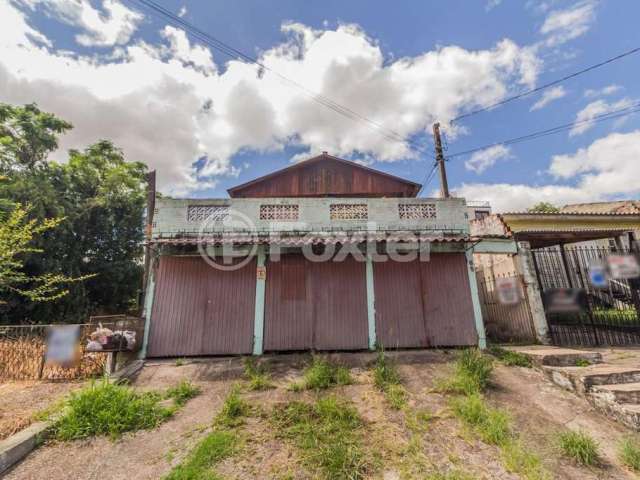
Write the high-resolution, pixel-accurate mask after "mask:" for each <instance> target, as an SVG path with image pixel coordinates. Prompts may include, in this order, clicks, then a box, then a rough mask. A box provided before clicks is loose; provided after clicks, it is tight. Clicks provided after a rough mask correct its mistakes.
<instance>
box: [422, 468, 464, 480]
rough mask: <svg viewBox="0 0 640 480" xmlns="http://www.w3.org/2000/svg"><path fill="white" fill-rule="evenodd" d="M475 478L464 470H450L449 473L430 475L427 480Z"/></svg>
mask: <svg viewBox="0 0 640 480" xmlns="http://www.w3.org/2000/svg"><path fill="white" fill-rule="evenodd" d="M474 478H475V477H474V476H473V475H471V474H468V473H466V472H463V471H462V470H450V471H448V472H435V473H430V474H428V475H427V476H426V477H425V480H473V479H474Z"/></svg>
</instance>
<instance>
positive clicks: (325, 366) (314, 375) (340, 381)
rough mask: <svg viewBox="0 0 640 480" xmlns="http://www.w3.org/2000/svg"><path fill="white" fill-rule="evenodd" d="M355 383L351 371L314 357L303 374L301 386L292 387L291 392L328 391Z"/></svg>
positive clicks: (294, 385)
mask: <svg viewBox="0 0 640 480" xmlns="http://www.w3.org/2000/svg"><path fill="white" fill-rule="evenodd" d="M352 383H353V379H352V378H351V374H350V373H349V369H347V368H346V367H342V366H338V365H334V364H333V363H330V362H328V361H326V360H322V359H321V358H318V357H314V358H313V361H312V362H311V365H309V366H308V367H307V368H306V369H305V371H304V374H303V379H302V383H301V384H293V385H291V387H290V388H291V390H293V391H300V390H305V389H306V390H326V389H327V388H329V387H333V386H337V385H350V384H352Z"/></svg>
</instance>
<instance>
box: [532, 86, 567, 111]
mask: <svg viewBox="0 0 640 480" xmlns="http://www.w3.org/2000/svg"><path fill="white" fill-rule="evenodd" d="M566 94H567V91H566V90H565V89H564V87H563V86H558V87H553V88H552V89H550V90H546V91H545V92H544V93H543V94H542V97H541V98H540V100H538V101H537V102H536V103H534V104H533V106H532V107H531V109H530V111H534V110H540V109H541V108H543V107H545V106H547V105H548V104H550V103H551V102H553V101H554V100H558V99H560V98H562V97H564V96H565V95H566Z"/></svg>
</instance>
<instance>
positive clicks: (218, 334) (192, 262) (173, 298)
mask: <svg viewBox="0 0 640 480" xmlns="http://www.w3.org/2000/svg"><path fill="white" fill-rule="evenodd" d="M255 293H256V261H255V259H253V260H252V261H251V262H249V263H248V265H245V266H244V267H242V268H241V269H239V270H234V271H228V272H226V271H220V270H216V269H215V268H213V267H211V266H210V265H208V264H207V263H205V262H204V261H203V260H202V259H201V258H200V257H170V256H162V257H160V264H159V266H158V271H157V275H156V287H155V295H154V302H153V309H152V313H151V323H150V331H149V345H148V355H149V356H151V357H164V356H183V355H184V356H189V355H220V354H231V353H251V351H252V349H253V322H254V311H255Z"/></svg>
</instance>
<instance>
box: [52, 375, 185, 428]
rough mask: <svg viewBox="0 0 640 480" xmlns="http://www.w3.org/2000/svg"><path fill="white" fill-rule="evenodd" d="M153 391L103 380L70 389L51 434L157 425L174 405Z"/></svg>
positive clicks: (169, 412) (172, 410)
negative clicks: (169, 404)
mask: <svg viewBox="0 0 640 480" xmlns="http://www.w3.org/2000/svg"><path fill="white" fill-rule="evenodd" d="M161 400H162V397H161V395H160V394H158V393H155V392H145V393H138V392H136V391H134V390H133V389H132V388H130V387H126V386H122V385H115V384H112V383H109V382H108V381H106V380H103V381H100V382H92V383H91V384H90V385H89V386H87V387H85V388H83V389H82V390H80V391H78V392H73V393H71V396H70V398H69V400H68V401H67V402H66V409H65V413H64V414H63V415H62V417H60V419H58V420H57V421H56V422H55V423H54V425H53V431H54V436H55V438H57V439H59V440H75V439H78V438H86V437H90V436H94V435H109V436H111V437H118V436H119V435H121V434H122V433H124V432H128V431H134V430H141V429H149V428H154V427H156V426H158V425H159V424H160V423H162V422H163V421H164V420H166V419H167V418H169V417H170V416H171V415H173V413H174V412H175V408H176V407H163V406H161V405H160V401H161Z"/></svg>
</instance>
